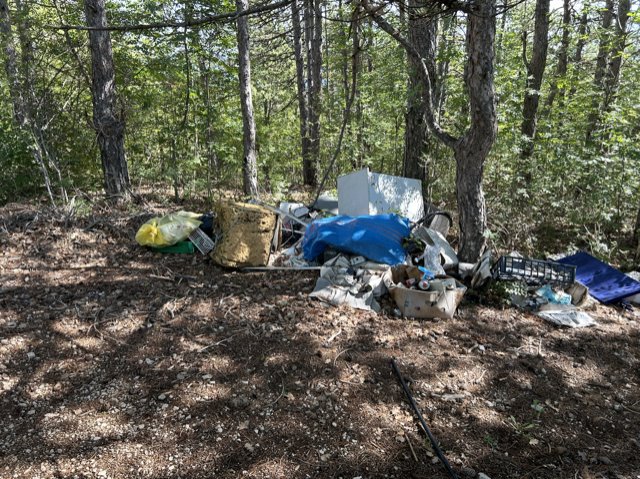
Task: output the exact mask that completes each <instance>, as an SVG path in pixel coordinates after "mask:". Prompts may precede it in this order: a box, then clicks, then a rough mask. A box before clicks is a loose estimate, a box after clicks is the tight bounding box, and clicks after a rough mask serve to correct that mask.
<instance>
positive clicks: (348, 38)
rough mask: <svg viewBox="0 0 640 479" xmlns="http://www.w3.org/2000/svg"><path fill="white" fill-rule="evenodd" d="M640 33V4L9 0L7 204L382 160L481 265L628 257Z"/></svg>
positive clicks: (186, 193) (248, 188) (0, 197)
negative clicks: (488, 260)
mask: <svg viewBox="0 0 640 479" xmlns="http://www.w3.org/2000/svg"><path fill="white" fill-rule="evenodd" d="M482 22H484V24H483V23H482ZM65 26H66V27H65ZM107 27H108V28H110V30H109V29H106V28H107ZM639 27H640V14H639V13H638V4H637V2H632V1H630V0H615V1H614V0H604V1H578V0H563V1H558V0H554V1H551V2H550V1H549V0H537V1H533V0H527V1H505V2H504V3H503V2H501V1H500V0H497V2H496V1H495V0H482V1H478V2H464V1H462V2H459V1H450V0H447V1H442V2H424V1H420V0H407V2H397V1H394V2H387V3H384V4H383V3H380V2H374V1H356V0H354V1H351V2H347V1H343V0H337V1H327V0H291V1H280V2H272V3H253V2H252V3H251V4H249V3H247V2H246V1H245V0H238V1H236V2H235V3H233V2H228V1H224V2H218V1H211V2H209V1H196V2H174V1H148V0H144V1H142V0H131V1H126V2H123V1H112V2H106V3H105V2H104V0H85V1H84V2H72V1H67V0H44V1H42V2H31V1H28V0H0V35H1V36H0V39H1V44H2V50H1V52H0V62H2V64H3V67H4V68H3V69H2V72H1V73H0V158H2V169H1V170H0V204H4V203H7V202H12V201H17V200H19V199H22V198H25V197H40V196H42V197H46V198H48V201H49V202H51V203H53V204H55V205H63V204H65V203H66V202H68V201H69V199H70V198H72V197H73V196H75V195H77V194H78V193H79V192H81V191H90V192H95V191H100V190H106V193H107V195H108V196H112V197H113V196H128V192H129V191H135V190H136V189H137V188H139V187H141V186H145V187H148V186H152V187H154V188H164V189H167V188H170V189H171V191H172V195H173V196H174V197H175V199H182V200H184V199H186V200H188V199H189V198H190V197H193V196H201V195H207V196H209V197H212V196H215V194H216V191H219V190H222V189H237V190H242V189H244V192H245V193H246V194H247V195H249V196H258V195H265V194H268V195H271V196H273V197H275V198H286V197H287V195H288V193H289V191H290V190H291V188H294V189H295V188H299V187H300V186H303V185H306V186H308V187H310V189H312V190H314V191H315V189H316V188H318V186H319V184H320V183H322V180H323V176H324V175H325V172H326V173H327V178H328V181H327V182H326V183H325V189H329V190H330V189H332V188H334V187H335V179H336V178H337V176H339V175H340V174H344V173H347V172H350V171H353V170H355V169H360V168H363V167H369V168H370V169H371V170H373V171H378V172H383V173H389V174H394V175H402V176H410V177H415V178H419V179H421V180H422V181H423V187H424V196H425V199H426V200H427V201H429V202H430V203H433V204H435V205H437V206H438V207H441V208H446V209H449V210H452V211H456V210H458V211H459V212H460V223H461V228H462V230H463V233H465V232H466V233H465V235H463V237H462V239H461V242H462V249H463V256H468V257H472V256H474V255H476V253H477V250H478V248H479V247H480V246H482V245H481V244H480V243H482V242H484V241H485V240H486V239H489V240H492V241H494V242H499V244H500V245H501V246H503V247H505V248H511V247H518V248H521V249H523V250H525V251H540V250H541V249H542V248H548V249H552V248H561V247H562V248H569V247H571V246H577V245H578V244H577V243H579V242H582V243H583V245H584V244H587V245H588V246H589V247H590V249H591V250H592V251H594V252H596V253H598V254H600V255H601V256H603V257H605V258H611V257H612V256H613V255H616V254H618V253H620V252H621V251H635V247H634V243H633V240H634V237H635V239H636V240H637V237H638V230H639V229H640V118H639V117H640V101H639V98H640V40H639V35H640V30H639ZM493 29H495V30H493ZM474 32H475V33H474ZM487 32H488V33H487ZM109 58H110V59H109ZM105 59H107V60H106V61H105ZM110 70H111V71H110ZM249 73H250V74H249ZM474 75H476V77H475V78H474ZM489 80H490V81H489ZM249 106H250V109H249ZM252 124H253V126H252ZM251 128H253V130H252V129H251ZM110 155H111V156H110ZM109 158H118V160H117V161H116V163H114V164H111V163H109V162H110V161H111V160H110V159H109ZM114 165H115V166H114ZM485 201H486V206H485ZM465 212H467V213H470V214H467V215H466V217H465ZM485 215H486V221H485V219H484V218H485ZM469 232H472V234H470V233H469ZM474 235H475V236H474ZM465 248H467V250H468V252H469V254H465V251H467V250H465ZM632 248H633V250H632Z"/></svg>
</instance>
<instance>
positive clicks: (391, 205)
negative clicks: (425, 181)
mask: <svg viewBox="0 0 640 479" xmlns="http://www.w3.org/2000/svg"><path fill="white" fill-rule="evenodd" d="M338 210H339V212H340V214H341V215H347V216H360V215H379V214H385V213H397V214H400V215H402V216H405V217H407V218H409V219H410V220H411V221H418V220H420V219H422V217H423V216H424V200H423V199H422V182H421V181H420V180H415V179H412V178H402V177H399V176H391V175H384V174H381V173H371V172H369V170H368V169H366V168H365V169H364V170H360V171H356V172H354V173H350V174H348V175H344V176H341V177H339V178H338Z"/></svg>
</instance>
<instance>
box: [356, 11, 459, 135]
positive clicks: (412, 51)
mask: <svg viewBox="0 0 640 479" xmlns="http://www.w3.org/2000/svg"><path fill="white" fill-rule="evenodd" d="M362 5H363V6H364V8H365V10H366V11H367V12H368V13H369V15H370V16H371V18H372V19H373V21H374V22H376V24H377V25H378V26H379V27H380V28H381V29H382V30H384V31H385V32H386V33H388V34H389V35H391V36H392V37H393V38H394V39H395V40H396V41H397V42H398V43H399V44H400V45H402V46H403V47H404V49H405V50H406V52H407V53H408V54H409V55H411V56H412V57H414V58H415V59H416V60H417V61H418V63H419V64H420V68H421V70H422V73H423V75H424V77H425V78H426V80H427V87H426V88H425V89H424V95H423V96H424V101H425V102H426V104H427V111H426V114H425V117H426V120H427V125H429V129H430V130H431V131H432V132H433V134H434V135H435V136H436V137H437V138H438V139H439V140H440V141H442V143H444V144H445V145H447V146H449V147H453V146H454V145H455V144H456V143H458V141H459V139H458V138H456V137H455V136H453V135H451V134H449V133H447V132H446V131H445V130H444V129H442V127H441V126H440V125H439V124H438V122H437V121H436V119H435V117H434V115H433V100H432V98H431V85H432V82H431V76H430V75H429V69H428V68H427V64H426V63H425V61H424V58H422V55H420V52H419V51H418V50H417V49H416V48H415V47H414V46H413V45H412V44H411V43H410V42H409V41H408V40H407V39H406V38H404V37H403V36H402V35H401V34H400V32H399V31H398V30H397V29H396V28H394V27H393V26H392V25H391V24H390V23H389V22H387V21H386V20H385V19H384V18H383V17H382V16H381V15H380V13H379V12H380V10H382V9H383V8H384V6H375V7H373V6H371V4H369V1H368V0H362Z"/></svg>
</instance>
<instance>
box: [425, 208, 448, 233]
mask: <svg viewBox="0 0 640 479" xmlns="http://www.w3.org/2000/svg"><path fill="white" fill-rule="evenodd" d="M418 224H421V225H425V226H427V227H428V228H429V229H432V230H435V231H437V232H438V233H440V234H441V235H442V236H444V237H446V236H447V234H448V233H449V229H450V228H451V225H452V224H453V218H451V215H450V214H449V213H447V212H446V211H440V210H437V209H435V208H433V209H430V211H429V212H428V213H427V214H426V215H425V217H424V218H422V219H421V220H419V221H418Z"/></svg>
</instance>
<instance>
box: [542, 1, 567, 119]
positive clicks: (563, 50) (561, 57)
mask: <svg viewBox="0 0 640 479" xmlns="http://www.w3.org/2000/svg"><path fill="white" fill-rule="evenodd" d="M570 28H571V1H570V0H564V2H563V12H562V38H561V39H560V49H559V50H558V66H557V67H556V73H555V76H554V78H553V80H552V82H551V88H550V90H549V96H548V97H547V101H546V102H545V107H546V109H547V111H550V110H551V107H552V106H553V102H554V100H555V99H556V96H557V95H558V93H560V98H563V97H564V91H565V87H564V82H563V80H564V78H565V77H566V75H567V67H568V65H569V29H570ZM558 81H561V82H563V86H562V88H560V87H559V85H558Z"/></svg>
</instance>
